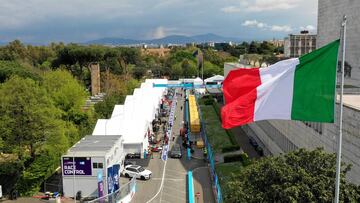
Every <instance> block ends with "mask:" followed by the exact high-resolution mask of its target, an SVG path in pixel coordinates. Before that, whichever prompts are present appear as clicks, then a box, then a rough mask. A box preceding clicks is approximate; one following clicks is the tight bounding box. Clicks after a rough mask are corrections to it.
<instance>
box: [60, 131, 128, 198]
mask: <svg viewBox="0 0 360 203" xmlns="http://www.w3.org/2000/svg"><path fill="white" fill-rule="evenodd" d="M74 159H75V162H73V160H74ZM124 159H125V154H124V152H123V138H122V136H118V135H116V136H92V135H88V136H86V137H84V138H82V139H81V140H80V141H79V142H78V143H76V144H75V145H74V146H72V147H71V148H70V149H69V150H68V152H67V153H66V154H65V155H63V156H62V157H61V166H62V167H61V168H62V181H63V192H64V195H65V196H67V197H74V196H76V193H78V192H79V191H81V195H82V197H99V193H98V182H99V180H98V175H99V174H101V175H100V176H101V177H102V181H101V182H102V185H103V188H104V189H103V191H104V194H107V193H110V192H111V188H112V187H113V185H108V184H106V183H109V182H113V181H108V179H111V180H114V182H116V181H117V187H119V183H118V180H119V179H118V178H119V176H120V172H121V171H122V169H123V165H124ZM74 166H75V167H74ZM115 168H116V169H115ZM114 169H115V170H114ZM74 172H75V174H74ZM109 186H110V187H109ZM109 190H110V191H109Z"/></svg>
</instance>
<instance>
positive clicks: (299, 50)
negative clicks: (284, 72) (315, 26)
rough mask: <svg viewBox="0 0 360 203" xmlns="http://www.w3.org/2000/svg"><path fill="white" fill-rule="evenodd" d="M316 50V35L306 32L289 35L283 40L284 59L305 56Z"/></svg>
mask: <svg viewBox="0 0 360 203" xmlns="http://www.w3.org/2000/svg"><path fill="white" fill-rule="evenodd" d="M315 49H316V35H314V34H309V32H308V31H301V33H300V34H290V35H289V36H288V37H286V38H285V40H284V54H285V57H288V58H295V57H299V56H301V55H304V54H307V53H309V52H311V51H313V50H315Z"/></svg>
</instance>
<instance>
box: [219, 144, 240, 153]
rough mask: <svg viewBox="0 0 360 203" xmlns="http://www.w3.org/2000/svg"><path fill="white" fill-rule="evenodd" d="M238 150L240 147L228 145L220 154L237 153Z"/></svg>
mask: <svg viewBox="0 0 360 203" xmlns="http://www.w3.org/2000/svg"><path fill="white" fill-rule="evenodd" d="M239 149H240V146H238V145H230V146H225V147H223V148H222V149H221V152H222V153H226V152H233V151H237V150H239Z"/></svg>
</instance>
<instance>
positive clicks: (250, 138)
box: [249, 137, 259, 148]
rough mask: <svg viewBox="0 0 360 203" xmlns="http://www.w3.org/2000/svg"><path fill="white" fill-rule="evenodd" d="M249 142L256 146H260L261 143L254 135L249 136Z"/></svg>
mask: <svg viewBox="0 0 360 203" xmlns="http://www.w3.org/2000/svg"><path fill="white" fill-rule="evenodd" d="M249 142H250V144H251V145H252V146H253V147H255V148H256V147H258V146H259V144H258V143H257V142H256V140H255V139H254V138H253V137H249Z"/></svg>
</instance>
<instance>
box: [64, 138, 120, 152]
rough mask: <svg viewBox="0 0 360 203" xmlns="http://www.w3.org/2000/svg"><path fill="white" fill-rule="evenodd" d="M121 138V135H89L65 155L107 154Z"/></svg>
mask: <svg viewBox="0 0 360 203" xmlns="http://www.w3.org/2000/svg"><path fill="white" fill-rule="evenodd" d="M121 138H122V136H121V135H108V136H96V135H87V136H86V137H84V138H82V139H81V140H80V141H79V142H77V143H76V144H75V145H74V146H72V147H71V148H70V149H69V151H68V153H67V154H66V155H65V156H92V155H93V156H105V155H106V154H107V152H108V151H110V150H111V149H112V148H113V147H114V145H115V144H116V143H117V142H118V141H119V140H120V139H121Z"/></svg>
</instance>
